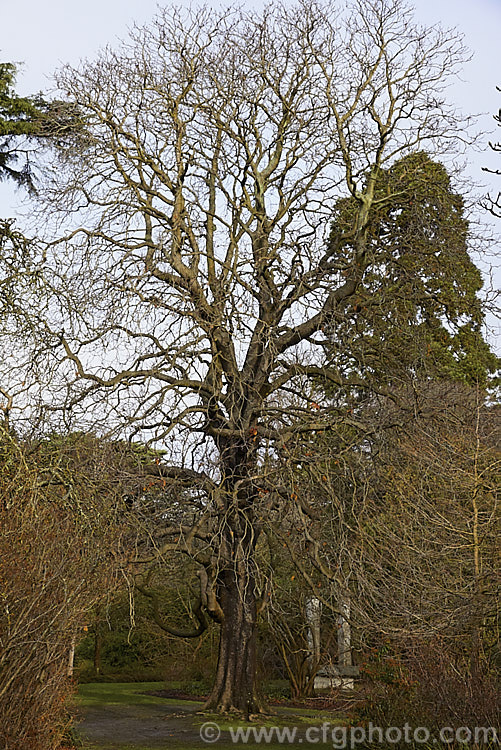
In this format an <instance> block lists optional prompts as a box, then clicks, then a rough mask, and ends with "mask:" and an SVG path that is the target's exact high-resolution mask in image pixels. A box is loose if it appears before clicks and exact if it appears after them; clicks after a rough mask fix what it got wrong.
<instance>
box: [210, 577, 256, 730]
mask: <svg viewBox="0 0 501 750" xmlns="http://www.w3.org/2000/svg"><path fill="white" fill-rule="evenodd" d="M245 567H246V566H245V565H244V564H241V563H237V565H235V566H233V567H232V568H229V569H228V570H226V571H224V572H223V574H222V576H221V589H220V602H221V608H222V610H223V612H224V619H223V622H222V624H221V632H220V638H219V655H218V663H217V670H216V677H215V681H214V685H213V687H212V691H211V694H210V696H209V698H208V700H207V702H206V704H205V707H206V708H209V709H211V710H214V711H217V712H219V713H228V712H236V713H239V714H244V716H245V717H246V718H249V716H250V715H252V714H256V713H259V712H260V711H262V710H263V702H262V700H261V698H260V697H259V695H258V691H257V686H256V622H257V606H256V592H255V585H254V580H253V576H252V575H249V571H248V570H245Z"/></svg>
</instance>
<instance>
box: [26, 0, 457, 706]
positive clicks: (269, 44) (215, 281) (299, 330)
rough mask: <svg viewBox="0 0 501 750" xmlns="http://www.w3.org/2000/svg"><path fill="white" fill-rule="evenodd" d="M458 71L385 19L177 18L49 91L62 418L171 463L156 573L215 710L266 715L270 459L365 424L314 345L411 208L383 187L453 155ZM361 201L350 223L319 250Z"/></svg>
mask: <svg viewBox="0 0 501 750" xmlns="http://www.w3.org/2000/svg"><path fill="white" fill-rule="evenodd" d="M404 42H405V43H404ZM462 51H463V50H462V46H461V42H460V40H458V39H457V38H456V37H455V36H454V35H448V34H444V33H443V32H442V31H440V30H438V29H434V30H423V29H422V28H420V27H417V26H415V25H414V24H413V21H412V18H411V15H410V12H409V11H408V9H406V8H405V6H403V5H402V4H401V3H400V2H398V1H397V2H393V0H381V1H380V0H378V2H357V3H355V4H354V5H353V6H350V8H349V9H346V10H342V11H339V10H338V9H334V8H333V7H332V6H330V5H329V4H326V5H319V4H316V3H309V2H301V3H299V4H297V5H294V6H291V7H288V8H285V7H284V6H282V5H279V4H277V5H272V6H269V7H268V8H267V9H266V11H265V12H263V13H261V14H258V13H254V12H253V13H252V14H248V13H245V12H243V11H222V12H220V13H214V11H212V10H211V11H209V10H208V9H201V10H193V11H188V12H186V13H185V12H184V11H181V10H179V9H176V8H173V9H172V8H171V9H169V10H164V11H162V12H161V13H160V15H159V16H158V18H157V19H156V20H155V22H154V23H153V25H152V26H151V27H149V28H145V29H136V30H135V31H134V32H133V34H132V38H131V41H130V42H128V43H126V44H124V45H122V47H121V49H120V50H119V51H118V52H113V51H111V50H108V51H106V52H104V53H103V54H102V55H101V56H100V58H99V59H98V61H97V62H95V63H89V64H87V65H84V66H83V67H82V69H81V70H74V69H70V68H67V69H66V70H64V71H63V72H62V73H61V74H60V76H59V85H60V87H61V90H62V91H64V92H65V93H66V94H67V96H68V100H69V101H70V102H72V103H73V104H74V105H75V106H76V107H78V109H79V111H80V112H81V113H82V116H83V117H84V118H85V123H86V138H85V141H83V142H82V143H81V148H80V149H77V148H75V144H73V145H72V147H71V148H66V149H65V148H64V144H62V148H61V160H60V163H59V164H57V165H54V166H53V168H50V169H48V170H47V172H46V174H45V178H46V180H47V184H48V187H47V189H46V191H45V200H46V201H47V205H48V206H49V208H50V211H51V215H52V216H53V215H54V212H55V211H60V212H61V219H63V218H64V216H65V215H67V217H68V219H69V224H68V225H67V226H68V230H67V233H66V234H65V236H64V237H63V236H61V234H60V235H59V237H58V238H57V239H54V240H53V241H52V242H51V243H50V244H49V245H48V248H47V255H46V257H47V263H46V267H45V269H44V274H45V278H46V279H47V280H48V283H49V285H50V287H51V289H52V291H53V298H52V300H51V301H50V303H48V309H49V310H50V311H51V313H53V315H52V319H51V320H50V321H48V322H47V324H46V329H45V331H46V336H47V337H48V338H49V340H50V344H51V349H50V351H51V356H52V355H53V354H54V352H57V351H58V352H60V353H61V364H62V369H63V372H64V373H65V378H66V379H65V384H64V385H65V387H66V393H67V398H66V403H65V407H66V417H67V419H71V420H73V421H74V422H75V423H78V424H80V425H84V424H88V423H89V422H93V423H94V424H95V425H97V426H98V427H99V425H101V426H102V428H103V429H109V428H110V425H116V426H117V428H120V429H122V430H123V431H124V434H128V436H129V437H133V436H135V435H139V434H140V435H141V436H143V438H144V439H148V438H149V439H150V440H152V441H157V444H161V445H163V446H164V447H165V448H166V449H167V450H168V459H169V460H167V459H166V460H165V461H161V462H159V464H158V466H157V474H158V476H159V477H160V479H161V478H163V479H165V480H166V481H167V480H169V481H172V482H174V485H173V486H174V487H175V486H176V484H175V483H177V487H178V488H179V489H180V490H183V492H184V494H183V495H182V497H183V498H184V506H185V507H184V515H183V519H182V520H179V518H177V519H176V521H175V523H173V524H172V525H170V524H169V519H166V523H165V526H164V528H163V542H162V544H161V545H158V553H159V554H160V555H161V554H167V553H169V552H182V553H183V554H187V555H189V556H190V557H192V559H193V560H194V561H195V562H196V563H197V566H198V568H199V570H200V573H201V575H200V580H201V581H202V587H201V600H202V602H203V606H204V608H205V612H206V614H207V616H209V617H211V618H212V619H214V620H215V621H217V622H219V623H220V624H221V637H220V649H219V661H218V668H217V674H216V680H215V684H214V687H213V691H212V693H211V696H210V698H209V701H208V705H209V706H211V707H212V708H216V709H218V710H223V711H226V710H231V709H236V710H239V711H241V712H244V713H246V714H248V713H253V712H254V711H256V710H258V709H259V707H260V702H259V699H258V697H257V695H256V686H255V664H256V621H257V611H258V608H259V606H260V604H259V602H260V601H261V602H264V601H265V600H266V590H265V589H263V590H260V589H261V586H260V582H261V580H262V581H263V586H264V585H265V583H266V576H264V577H262V576H261V575H260V571H259V569H258V565H257V562H258V556H257V550H258V545H259V543H260V536H261V531H262V527H263V524H264V522H265V519H266V518H267V517H269V515H270V513H271V512H272V511H274V510H278V509H279V508H282V509H284V510H285V512H286V511H287V507H288V505H287V502H286V500H287V497H289V499H290V496H288V495H287V494H286V495H284V496H283V495H281V494H280V492H279V491H277V488H276V484H277V482H276V479H277V476H278V473H277V462H276V458H277V456H284V455H285V454H286V452H287V445H288V443H289V442H291V441H292V442H294V440H296V438H297V437H298V436H302V435H308V434H310V433H311V432H313V431H316V432H317V431H321V432H322V431H326V430H330V429H333V428H334V427H336V426H337V425H340V424H343V425H348V426H349V425H351V424H353V423H354V421H355V422H356V420H354V417H353V415H352V414H350V412H349V409H348V408H347V407H346V400H345V402H344V403H343V404H342V405H340V406H339V408H335V407H332V406H331V405H327V406H325V408H324V406H323V405H322V406H320V405H319V404H315V402H314V401H313V400H312V398H311V395H312V392H313V391H312V388H313V386H312V385H311V384H310V383H311V381H314V380H315V379H316V380H318V378H319V376H321V377H322V378H323V379H324V380H326V381H332V382H335V383H336V384H337V385H338V387H344V388H345V389H346V390H347V391H349V390H350V389H352V388H357V387H358V385H359V378H358V375H357V376H356V377H355V376H352V374H351V373H350V372H349V371H345V372H341V371H340V369H339V367H338V366H337V365H336V367H329V366H323V365H322V362H321V356H320V354H319V352H321V348H322V345H323V341H324V339H325V332H324V330H323V329H327V328H328V330H329V332H330V337H331V339H332V338H334V337H335V336H336V335H337V334H336V331H337V329H338V328H339V330H341V328H342V326H343V323H344V321H345V320H346V316H347V314H348V313H347V311H348V309H350V310H351V309H352V300H353V298H354V296H355V295H356V293H357V290H358V289H359V287H360V284H361V283H362V280H363V278H364V275H365V274H366V273H368V272H370V269H371V267H372V264H373V253H372V244H371V234H370V233H371V217H372V216H373V214H374V212H375V211H377V212H379V211H381V207H382V203H383V199H382V197H381V191H380V185H381V184H384V185H385V186H386V189H388V190H389V194H388V195H386V197H385V199H384V200H385V201H386V200H387V201H389V202H391V199H392V197H393V196H392V192H393V191H395V190H397V191H398V187H396V186H395V185H394V184H389V183H388V180H386V178H385V174H386V172H385V170H387V169H388V168H389V167H390V166H391V165H392V164H393V163H394V162H395V161H397V160H398V159H399V158H400V157H402V156H404V155H405V154H408V153H409V152H411V151H413V150H416V149H423V148H427V149H430V150H437V151H440V152H442V153H445V151H447V148H448V147H450V146H454V144H455V133H456V132H457V131H456V119H455V115H454V112H453V111H451V109H450V108H448V107H447V105H446V103H445V101H444V97H443V91H444V88H445V85H446V81H447V78H448V76H449V75H450V74H451V73H453V72H454V71H455V70H456V69H457V68H458V66H459V65H460V63H461V57H462ZM463 127H464V122H463V121H461V129H463ZM49 182H51V184H50V185H49ZM350 196H351V199H352V206H353V210H352V214H351V216H352V221H351V223H349V224H347V223H346V224H345V225H343V227H342V231H340V232H339V233H338V234H337V235H336V237H335V238H332V237H331V241H330V242H329V243H327V238H328V234H329V226H330V222H331V219H332V211H333V207H334V206H335V205H336V202H337V201H339V199H341V198H342V197H350ZM391 293H392V292H391V290H390V291H389V292H388V294H389V295H391ZM346 346H347V347H348V346H349V344H348V343H347V344H346ZM347 354H348V357H349V352H347ZM34 361H35V362H36V361H38V362H39V363H41V364H43V362H44V360H43V352H42V349H40V353H39V359H38V360H36V359H35V360H34ZM180 497H181V495H180ZM289 507H291V506H290V503H289ZM176 512H177V514H178V515H179V514H180V513H181V506H177V508H176ZM174 515H175V514H174Z"/></svg>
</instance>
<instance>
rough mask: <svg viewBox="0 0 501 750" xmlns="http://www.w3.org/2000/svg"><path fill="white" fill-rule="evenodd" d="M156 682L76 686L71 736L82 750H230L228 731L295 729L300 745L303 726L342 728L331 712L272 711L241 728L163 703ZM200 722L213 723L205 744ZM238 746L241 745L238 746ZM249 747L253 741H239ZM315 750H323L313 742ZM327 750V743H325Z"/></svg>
mask: <svg viewBox="0 0 501 750" xmlns="http://www.w3.org/2000/svg"><path fill="white" fill-rule="evenodd" d="M161 689H162V683H99V684H88V685H82V686H81V687H80V690H79V696H78V725H77V729H76V732H77V736H78V737H79V738H80V739H81V741H82V743H83V745H82V747H83V748H84V750H154V749H156V748H167V747H168V748H169V750H197V749H198V748H203V747H205V748H207V747H210V746H211V745H212V747H214V748H215V750H226V749H227V748H230V747H231V748H234V747H235V744H234V743H233V742H232V741H231V736H230V732H229V727H230V726H232V727H235V726H242V727H244V729H245V728H247V727H249V726H255V727H256V728H258V729H259V728H260V727H267V728H270V727H272V726H278V727H280V728H285V727H294V726H298V727H299V730H298V733H297V737H296V740H295V742H294V743H291V742H287V743H286V744H287V745H289V746H291V745H292V746H295V745H297V746H299V745H302V744H303V743H304V741H305V731H306V729H307V727H308V726H321V725H322V724H324V723H325V722H329V723H331V724H333V725H336V724H342V723H343V719H342V717H340V716H339V715H336V714H333V713H332V712H325V711H315V710H299V709H296V708H283V707H280V708H278V709H276V715H274V716H270V717H266V718H265V719H260V720H259V721H258V722H256V723H255V724H246V723H245V722H240V721H239V720H238V719H231V718H230V719H225V720H224V721H221V720H219V719H218V717H216V716H214V715H211V714H207V713H204V712H202V703H201V702H200V701H193V700H180V699H169V698H164V697H160V696H158V695H155V694H154V693H156V692H159V691H161ZM206 722H217V723H218V724H219V726H220V727H221V737H220V739H219V740H217V741H216V742H213V743H210V744H208V743H206V742H204V741H203V740H202V739H201V737H200V728H201V727H202V725H203V724H204V723H206ZM238 744H240V745H243V744H244V743H243V742H240V743H238ZM245 744H247V745H250V746H253V745H254V746H255V743H254V742H251V741H249V742H247V743H245ZM261 744H263V745H264V746H265V747H266V748H268V749H271V750H273V749H274V748H279V747H283V744H284V743H282V744H280V743H277V744H275V743H273V742H262V743H261ZM316 747H318V748H321V747H323V745H322V743H321V742H319V743H316ZM329 747H331V748H332V743H330V744H329Z"/></svg>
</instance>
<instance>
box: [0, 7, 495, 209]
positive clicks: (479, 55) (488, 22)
mask: <svg viewBox="0 0 501 750" xmlns="http://www.w3.org/2000/svg"><path fill="white" fill-rule="evenodd" d="M0 2H1V5H2V6H3V7H2V11H1V18H2V27H3V29H4V32H3V34H2V36H1V38H0V59H2V60H4V61H12V62H19V63H23V70H22V72H21V73H20V75H19V78H18V86H17V88H18V91H19V93H22V94H31V93H35V92H37V91H39V90H46V89H48V88H50V86H51V75H52V73H53V71H54V70H55V69H56V68H58V67H59V66H60V65H62V64H64V63H66V62H70V63H72V64H76V63H78V61H79V60H80V59H81V58H92V57H94V56H95V54H96V53H97V51H98V50H99V48H100V47H103V46H104V45H106V44H110V45H113V44H114V43H116V42H117V40H118V39H120V38H124V37H126V36H127V29H128V27H130V25H131V24H132V23H133V22H134V21H137V22H138V23H140V24H143V23H146V22H148V21H149V20H150V19H151V18H152V17H153V16H154V15H155V12H156V9H157V7H158V6H159V5H162V4H163V3H158V2H157V0H86V2H75V1H74V0H73V2H72V1H71V0H45V2H43V1H42V0H0ZM188 2H189V0H181V4H187V3H188ZM194 4H196V0H195V2H194ZM207 4H208V5H210V2H209V3H207ZM251 4H253V5H259V4H261V3H260V2H258V0H253V2H252V3H249V5H251ZM410 4H411V5H414V7H415V14H416V19H417V20H418V21H420V22H422V23H425V24H427V25H432V24H435V23H441V24H442V25H443V26H445V27H455V28H457V29H458V30H459V31H461V32H462V33H463V34H464V35H465V41H466V44H467V46H468V47H469V49H470V50H471V51H472V53H473V60H472V61H471V62H470V63H469V64H468V65H467V66H466V67H465V70H464V74H463V78H464V80H463V82H461V83H459V82H458V83H457V84H456V86H455V87H454V89H453V90H452V92H451V95H452V98H453V100H454V101H455V102H457V103H458V105H459V106H460V108H461V109H462V111H464V112H465V113H467V114H471V113H475V114H478V113H484V114H483V116H482V117H481V118H480V120H479V127H480V129H481V130H482V131H483V132H485V133H486V138H485V141H486V144H485V145H486V148H487V141H488V137H489V135H488V134H489V132H490V134H491V137H498V136H499V135H500V133H499V132H498V133H496V132H495V123H494V121H493V119H492V114H493V113H494V112H497V111H498V109H499V108H500V107H501V93H499V92H497V91H496V85H499V86H501V69H500V67H501V66H499V58H500V42H499V39H500V36H501V0H415V2H414V3H412V2H411V3H410ZM214 5H215V6H217V7H219V6H220V5H221V3H219V2H215V3H214ZM471 159H472V165H471V167H470V169H469V172H470V174H471V176H472V177H473V178H474V179H475V181H477V182H480V181H484V182H487V184H488V183H489V179H490V178H489V177H488V176H486V175H485V174H483V173H482V172H481V166H482V165H484V164H485V165H487V166H489V165H492V166H496V161H497V160H496V157H495V156H494V155H493V154H491V153H488V152H486V153H485V154H484V155H482V156H479V155H474V154H472V155H471ZM497 166H499V165H497ZM490 184H491V185H493V186H494V187H495V188H496V189H497V187H498V185H496V182H495V180H491V181H490ZM13 202H15V199H14V198H11V191H9V190H8V189H6V188H5V187H4V186H2V189H1V190H0V212H1V213H0V215H4V216H5V215H6V213H7V215H12V209H11V210H7V211H4V210H3V208H4V207H5V208H7V205H6V204H9V203H13Z"/></svg>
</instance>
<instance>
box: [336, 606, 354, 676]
mask: <svg viewBox="0 0 501 750" xmlns="http://www.w3.org/2000/svg"><path fill="white" fill-rule="evenodd" d="M337 603H338V608H339V614H338V616H337V653H338V664H339V665H340V666H343V667H351V665H352V660H351V626H350V597H349V595H348V594H344V595H343V596H340V597H339V599H338V602H337Z"/></svg>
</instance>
